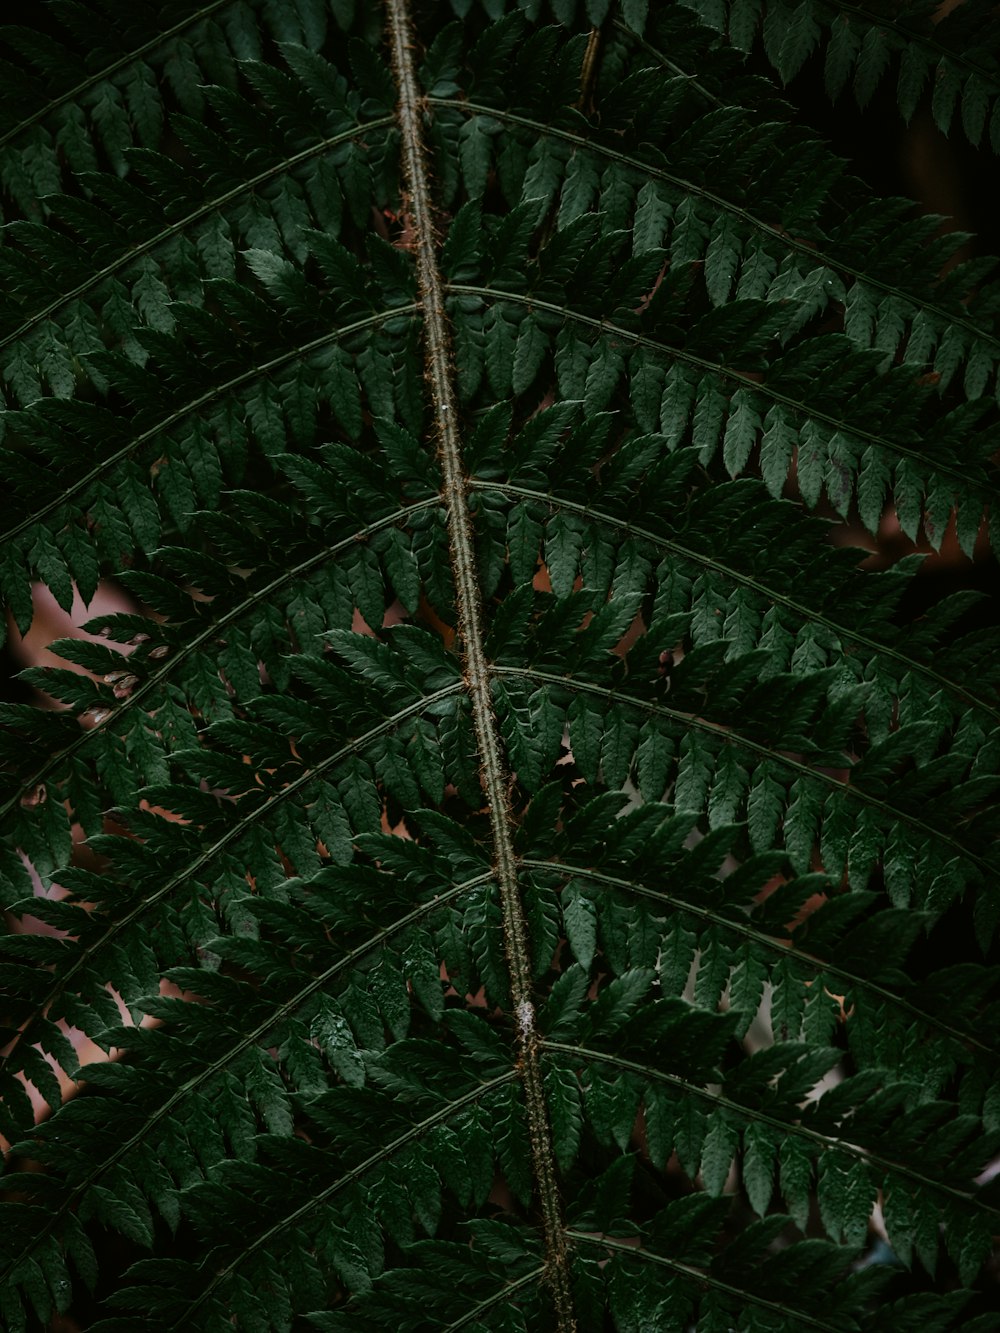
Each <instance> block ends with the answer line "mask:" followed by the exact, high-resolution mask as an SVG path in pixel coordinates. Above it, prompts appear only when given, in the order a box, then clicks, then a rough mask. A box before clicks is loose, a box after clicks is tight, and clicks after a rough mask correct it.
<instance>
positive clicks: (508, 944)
mask: <svg viewBox="0 0 1000 1333" xmlns="http://www.w3.org/2000/svg"><path fill="white" fill-rule="evenodd" d="M386 8H387V13H388V33H389V41H390V46H391V53H392V66H393V71H394V73H395V77H396V86H397V92H398V97H399V101H398V106H397V117H398V121H399V129H400V136H401V141H402V165H403V177H404V180H405V182H406V187H407V192H408V195H409V209H410V213H411V217H412V221H413V230H414V244H415V249H416V259H417V280H418V287H419V291H420V302H421V306H422V311H423V317H424V364H425V372H426V378H427V381H428V384H429V388H430V398H431V404H432V407H433V412H434V426H435V433H436V436H437V447H438V456H439V458H440V460H441V470H442V474H443V478H444V490H443V494H444V499H445V504H446V506H447V511H448V537H449V547H450V555H451V564H452V573H453V576H454V579H455V600H456V606H457V611H458V640H459V644H460V651H461V658H462V666H463V674H464V676H465V680H466V687H467V689H468V693H469V697H470V699H471V702H472V716H473V724H474V728H475V733H476V744H477V748H478V751H479V763H480V780H481V782H482V786H483V792H484V795H485V797H486V802H487V805H488V806H489V816H490V829H491V832H492V837H493V852H494V856H495V858H496V873H497V882H498V884H499V886H500V901H501V912H502V916H503V931H504V947H505V953H506V957H507V966H508V971H509V974H510V988H511V1000H512V1003H513V1006H514V1011H515V1015H516V1019H517V1032H518V1047H519V1051H520V1060H519V1065H520V1071H521V1081H522V1086H523V1088H524V1097H525V1103H526V1108H527V1116H528V1130H529V1135H530V1139H531V1157H532V1170H533V1175H534V1179H535V1186H536V1189H537V1191H538V1198H539V1203H540V1206H541V1213H542V1229H543V1234H544V1244H545V1263H546V1269H547V1279H548V1282H549V1286H550V1289H551V1292H552V1297H553V1303H554V1306H555V1317H556V1327H557V1330H558V1333H573V1331H574V1330H575V1328H576V1319H575V1316H574V1314H573V1295H572V1288H571V1284H570V1273H569V1250H568V1248H567V1246H566V1240H565V1235H564V1231H563V1225H562V1208H561V1203H560V1199H559V1188H558V1185H557V1183H556V1165H555V1151H554V1148H553V1142H552V1131H551V1127H550V1125H549V1120H548V1111H547V1108H546V1102H545V1092H544V1088H543V1084H542V1072H541V1062H540V1059H539V1052H538V1037H537V1032H536V1028H535V1007H534V1002H533V999H532V990H531V974H532V969H531V951H530V948H529V944H528V928H527V922H526V920H525V911H524V905H523V903H522V901H521V894H520V888H519V885H518V878H517V860H516V855H515V851H514V832H513V828H514V821H513V814H512V811H511V808H510V798H509V788H510V775H509V772H508V768H507V764H506V762H505V757H504V750H503V741H502V738H501V735H500V724H499V720H498V718H497V715H496V711H495V709H494V707H493V699H492V695H491V693H490V677H489V668H488V666H487V661H486V649H485V640H486V632H485V626H484V624H483V612H482V594H481V592H480V586H479V576H478V572H477V569H476V556H475V535H474V532H473V526H472V515H471V513H470V511H469V505H468V494H467V493H468V476H467V474H466V472H465V468H464V464H463V459H462V439H461V435H460V433H459V402H458V393H457V392H456V387H455V382H454V371H453V357H452V349H451V329H450V326H449V324H448V317H447V315H446V313H445V304H444V292H445V287H444V282H443V279H442V277H441V272H440V269H439V267H438V261H437V254H436V250H435V243H434V210H433V203H432V199H431V190H430V178H429V171H428V166H427V154H426V147H425V144H424V133H423V124H422V120H423V97H422V94H421V90H420V86H419V83H418V81H417V72H416V68H415V64H414V58H413V50H414V41H413V34H412V30H411V23H410V14H409V10H408V7H407V0H387V6H386Z"/></svg>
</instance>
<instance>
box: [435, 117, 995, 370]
mask: <svg viewBox="0 0 1000 1333" xmlns="http://www.w3.org/2000/svg"><path fill="white" fill-rule="evenodd" d="M707 95H708V94H707ZM427 101H428V103H429V104H430V105H431V106H439V107H441V108H443V109H448V110H462V111H468V112H469V113H470V114H471V115H480V116H490V117H492V118H493V119H494V120H499V121H503V122H504V123H505V124H510V125H518V126H520V127H521V128H522V129H525V130H528V131H530V132H531V134H532V135H533V136H537V137H545V138H549V139H559V140H561V141H562V142H563V143H568V144H572V146H573V147H574V148H579V149H583V150H585V151H586V152H589V153H594V154H595V155H596V156H598V157H603V158H606V159H607V160H608V161H610V162H618V163H619V164H620V165H621V166H623V167H628V168H630V169H632V170H634V171H638V172H641V173H642V174H643V175H644V176H648V177H649V178H650V179H651V180H661V181H664V182H665V183H666V184H668V185H672V186H674V188H675V189H678V190H681V191H683V192H684V193H685V194H687V195H689V196H691V197H692V198H696V199H704V200H705V202H706V203H709V204H711V205H712V207H713V208H714V209H717V210H718V211H719V212H720V213H727V214H729V215H730V216H731V217H734V218H738V219H739V220H740V221H741V222H742V223H743V224H744V225H745V226H746V227H747V228H748V229H749V230H751V231H756V232H758V233H759V234H760V235H761V236H767V237H768V238H769V239H770V240H773V241H776V242H777V243H778V244H779V245H780V246H781V248H782V250H783V251H789V250H791V251H793V252H794V253H795V254H800V255H804V256H805V257H806V258H807V259H809V260H810V262H811V263H812V264H814V265H821V266H823V267H826V268H831V269H836V270H838V271H839V272H841V273H846V274H847V275H848V276H849V277H851V278H854V279H855V280H857V281H859V282H863V283H865V284H866V285H867V286H869V287H871V288H872V289H873V290H874V291H878V292H883V293H885V295H886V296H893V297H897V298H898V299H899V300H901V301H905V302H906V303H907V305H910V306H914V307H916V308H917V309H919V310H926V311H927V312H928V314H931V315H936V316H937V317H938V318H940V319H942V320H944V321H946V322H947V323H948V324H953V325H955V327H956V328H961V329H964V330H965V331H966V332H967V333H971V334H972V335H973V336H974V337H975V338H976V339H977V340H978V341H979V342H983V343H989V344H991V345H992V346H993V347H994V348H995V349H996V352H997V355H1000V337H998V336H997V335H996V334H993V333H990V332H988V331H987V330H986V329H984V328H982V326H981V325H979V324H976V323H975V321H974V320H971V319H969V318H967V317H966V316H963V315H956V314H952V313H951V312H949V311H948V310H946V309H945V308H944V307H943V306H939V305H937V304H935V302H934V301H931V300H928V299H927V298H925V297H921V296H916V295H914V294H913V293H912V292H908V291H905V290H904V289H903V288H902V287H897V286H895V285H893V284H892V283H891V282H887V281H886V280H885V278H879V277H876V276H874V275H873V274H870V273H868V272H867V271H866V270H865V269H863V268H859V267H857V266H856V265H853V264H849V263H847V262H846V261H845V260H843V259H835V258H834V257H833V256H832V255H828V254H826V253H825V252H824V250H823V246H822V244H815V245H814V244H812V243H807V242H805V241H798V240H796V239H795V237H794V236H789V235H788V234H787V233H786V232H783V231H781V230H780V229H779V228H778V227H772V226H771V225H770V223H768V222H765V221H764V220H763V219H762V218H759V217H757V216H756V215H755V214H753V213H752V212H750V210H749V209H747V208H741V207H740V206H739V205H738V204H734V203H732V201H731V200H729V199H726V197H725V196H724V195H720V194H716V193H715V192H714V191H712V190H709V189H706V188H705V186H703V185H696V184H695V183H694V181H689V180H687V179H686V178H685V177H683V176H677V175H674V173H673V172H670V171H667V170H665V169H664V168H663V167H656V166H653V165H652V164H650V163H648V162H643V160H642V159H641V158H638V157H632V156H630V155H629V154H628V153H622V152H619V151H618V150H617V149H615V148H612V147H610V146H609V145H607V144H603V143H601V142H600V141H595V140H593V139H587V138H584V136H583V135H581V134H574V133H573V132H572V131H571V130H564V129H562V128H561V127H560V126H557V125H546V124H544V123H542V122H541V121H535V120H531V119H529V118H528V117H527V116H520V115H517V114H515V113H514V112H513V111H507V110H505V109H504V108H502V107H490V106H485V105H480V104H479V103H477V102H467V101H463V100H461V99H459V98H456V97H429V98H428V99H427ZM538 304H543V303H541V302H539V303H538Z"/></svg>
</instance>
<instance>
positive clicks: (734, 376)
mask: <svg viewBox="0 0 1000 1333" xmlns="http://www.w3.org/2000/svg"><path fill="white" fill-rule="evenodd" d="M448 291H449V292H454V294H455V295H456V296H478V297H481V298H482V299H483V300H489V301H507V302H509V303H510V304H512V305H521V306H527V307H530V308H534V309H535V310H544V311H546V312H548V313H549V314H552V315H557V316H558V317H559V318H560V319H563V320H571V321H572V322H573V323H574V324H581V325H583V326H584V327H586V328H591V329H595V330H596V331H597V332H599V333H602V334H604V335H605V336H609V337H612V338H622V339H624V340H625V341H626V342H629V343H633V344H634V345H635V346H636V347H648V348H649V349H650V350H651V351H654V352H660V353H662V354H663V355H664V356H665V357H671V358H673V359H674V360H675V361H683V362H685V363H686V364H687V365H690V366H697V367H698V369H699V370H706V371H709V372H711V373H712V374H713V375H718V376H720V378H722V379H728V380H733V381H735V382H736V383H737V384H745V385H746V386H747V387H748V388H750V389H752V390H753V391H754V393H758V394H760V395H761V396H762V397H764V398H769V399H770V400H771V401H772V402H774V403H780V404H781V406H782V407H787V408H789V409H791V411H793V412H798V413H799V414H800V415H801V416H803V417H808V418H810V419H811V420H813V421H818V422H822V424H823V425H825V426H829V427H830V428H831V429H832V430H835V431H843V432H844V433H845V434H846V435H848V436H854V437H855V438H857V439H859V440H864V441H865V442H866V443H867V444H873V445H875V447H876V448H877V449H883V450H885V452H886V453H890V454H898V455H899V457H900V458H912V459H913V460H914V462H917V463H921V464H923V465H924V466H925V467H928V468H932V469H933V470H934V471H935V472H937V473H939V474H940V475H941V476H943V477H950V478H951V479H952V481H954V482H955V483H956V485H957V487H958V488H959V490H960V492H963V493H964V492H979V494H980V496H981V498H982V499H983V501H984V502H985V501H986V500H987V499H989V498H991V497H992V496H993V495H994V493H995V491H996V489H997V488H996V486H995V485H987V484H985V483H982V482H977V481H976V480H974V479H973V478H971V477H969V476H968V475H967V474H966V473H963V472H961V471H960V470H959V469H958V468H956V467H952V466H951V465H950V464H948V463H942V462H940V461H938V460H937V459H935V458H933V457H930V456H929V455H927V454H924V453H921V452H920V450H919V449H911V448H910V447H909V446H908V445H905V444H899V443H898V442H897V441H896V440H890V439H887V438H886V437H885V436H884V435H876V434H875V433H874V432H872V431H868V430H865V429H864V428H863V427H862V426H855V425H853V424H852V423H851V422H849V421H845V420H843V419H842V418H840V417H835V416H832V415H831V414H830V413H829V412H823V411H820V410H819V409H818V408H814V407H811V406H810V404H809V403H806V402H803V401H802V400H801V399H799V398H793V397H792V396H791V395H790V394H786V393H781V392H779V391H778V390H777V389H772V388H770V387H769V386H768V384H767V383H766V382H759V381H758V380H756V379H754V377H753V376H752V375H746V374H744V373H743V372H742V371H739V370H733V369H732V368H731V367H729V366H724V365H722V364H721V363H720V362H718V361H709V360H708V359H707V358H705V357H703V356H695V355H694V354H693V353H692V352H686V351H684V349H683V348H680V347H672V346H671V345H670V344H669V343H661V342H657V341H656V340H655V339H653V338H647V337H645V335H643V334H641V333H633V332H632V331H631V330H630V329H624V328H622V327H621V325H620V324H612V323H610V322H609V321H608V320H606V319H596V318H595V317H594V316H593V315H585V314H583V313H582V311H578V310H571V309H570V308H569V307H568V306H563V305H557V304H556V303H555V302H553V301H543V300H541V299H540V298H539V297H537V296H529V295H523V294H522V293H520V292H506V291H499V290H498V289H496V288H494V287H478V286H472V285H470V284H468V283H461V282H450V283H449V284H448Z"/></svg>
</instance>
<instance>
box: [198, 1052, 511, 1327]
mask: <svg viewBox="0 0 1000 1333" xmlns="http://www.w3.org/2000/svg"><path fill="white" fill-rule="evenodd" d="M516 1078H517V1071H516V1070H514V1069H512V1070H510V1071H509V1072H508V1073H506V1074H499V1075H497V1076H496V1077H495V1078H491V1079H488V1080H487V1081H486V1082H484V1083H480V1085H479V1087H478V1088H474V1089H473V1090H472V1091H471V1092H467V1093H466V1094H465V1095H464V1096H462V1097H458V1098H456V1100H455V1101H453V1102H449V1103H448V1104H447V1106H443V1107H442V1108H441V1109H440V1110H438V1111H435V1112H434V1114H433V1115H429V1116H427V1118H426V1119H424V1120H421V1121H420V1123H419V1124H417V1125H414V1126H413V1128H412V1129H408V1130H407V1131H406V1133H405V1134H400V1135H399V1137H398V1138H395V1139H393V1140H392V1142H391V1143H387V1144H386V1145H385V1146H384V1147H382V1148H379V1150H378V1151H377V1152H374V1153H372V1154H371V1156H369V1157H366V1158H365V1160H364V1161H363V1162H361V1163H359V1164H358V1165H357V1166H356V1167H353V1168H352V1169H351V1170H350V1171H348V1172H347V1173H346V1175H343V1176H341V1177H340V1179H339V1180H335V1181H334V1182H333V1184H332V1185H327V1187H326V1188H325V1189H322V1190H320V1191H318V1193H317V1194H316V1195H315V1196H314V1197H313V1198H311V1199H310V1200H309V1201H308V1202H307V1203H304V1204H301V1205H300V1206H299V1207H298V1208H296V1209H294V1210H293V1211H292V1212H291V1213H289V1214H288V1216H287V1217H283V1218H282V1219H281V1221H280V1222H275V1223H274V1225H273V1226H271V1227H268V1229H267V1231H265V1232H264V1233H263V1234H262V1235H260V1236H258V1237H257V1239H256V1240H255V1241H252V1242H251V1243H250V1244H249V1245H246V1246H244V1248H243V1251H242V1253H241V1254H239V1255H238V1256H237V1257H236V1258H235V1259H232V1260H230V1262H229V1263H228V1264H226V1266H225V1268H222V1269H220V1270H219V1272H217V1273H216V1274H215V1275H214V1276H213V1278H212V1280H211V1281H210V1282H209V1283H208V1284H207V1285H206V1287H205V1289H204V1291H203V1292H202V1293H201V1294H200V1295H199V1296H198V1298H197V1299H196V1300H194V1301H192V1302H191V1304H190V1305H189V1306H188V1307H187V1309H186V1310H185V1311H184V1314H183V1316H182V1317H181V1320H180V1321H179V1322H178V1323H176V1324H174V1326H173V1327H174V1328H175V1329H176V1330H177V1333H188V1330H189V1329H191V1328H194V1327H196V1325H194V1324H192V1323H191V1318H192V1316H193V1315H194V1313H195V1311H196V1310H200V1309H201V1307H202V1306H203V1305H204V1304H205V1302H206V1301H207V1300H210V1299H211V1297H212V1293H213V1292H214V1291H215V1290H216V1288H218V1287H219V1286H220V1285H221V1284H222V1283H223V1282H225V1281H226V1279H227V1278H229V1277H231V1276H232V1274H233V1273H235V1272H236V1271H237V1269H239V1268H240V1267H242V1265H243V1264H245V1263H246V1261H247V1260H248V1259H250V1258H252V1257H253V1256H254V1255H255V1254H256V1253H257V1252H258V1251H259V1250H262V1249H263V1250H266V1248H267V1246H268V1244H269V1243H270V1241H272V1240H273V1239H274V1237H275V1236H278V1235H280V1234H281V1233H282V1232H283V1231H285V1230H287V1229H288V1227H292V1226H295V1224H296V1223H297V1222H300V1221H301V1220H302V1219H303V1218H304V1217H307V1216H308V1215H309V1213H311V1212H312V1210H313V1209H314V1208H318V1207H320V1206H321V1205H322V1204H324V1203H328V1202H329V1201H330V1200H331V1199H333V1198H336V1196H337V1195H338V1194H339V1193H340V1192H341V1190H345V1189H347V1187H348V1185H353V1184H354V1182H355V1181H356V1180H361V1179H362V1178H363V1177H364V1176H366V1175H367V1174H368V1172H369V1171H371V1170H373V1169H374V1168H375V1167H377V1166H381V1165H382V1163H383V1162H388V1161H389V1160H390V1159H391V1158H392V1157H394V1156H395V1155H396V1153H398V1152H399V1151H400V1149H402V1148H405V1147H406V1146H407V1145H408V1144H410V1143H414V1142H416V1140H417V1139H419V1138H421V1137H422V1135H424V1134H426V1133H427V1131H428V1130H429V1129H433V1128H434V1126H435V1125H441V1124H444V1123H445V1122H446V1121H447V1120H450V1119H451V1118H452V1116H454V1115H455V1114H456V1113H457V1112H458V1111H461V1110H464V1108H465V1107H466V1106H471V1105H472V1104H473V1103H474V1102H477V1101H479V1099H480V1098H481V1097H483V1096H484V1095H485V1094H486V1093H488V1092H493V1091H494V1090H495V1089H496V1088H502V1087H503V1086H504V1084H505V1083H513V1082H514V1080H515V1079H516Z"/></svg>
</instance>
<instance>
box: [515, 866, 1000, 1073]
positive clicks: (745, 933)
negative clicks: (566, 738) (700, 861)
mask: <svg viewBox="0 0 1000 1333" xmlns="http://www.w3.org/2000/svg"><path fill="white" fill-rule="evenodd" d="M521 864H522V865H523V866H524V867H525V868H526V869H531V870H541V871H542V872H543V873H545V874H553V875H560V876H564V877H566V878H571V879H587V880H591V881H592V882H593V883H595V884H605V885H607V886H608V888H611V889H616V890H618V891H620V892H621V893H625V894H634V895H635V896H636V897H639V898H645V899H647V900H648V901H649V902H658V903H662V904H663V906H664V907H670V908H672V909H673V910H674V911H678V912H685V913H686V914H687V915H689V916H693V917H697V918H698V919H699V920H701V921H707V922H709V923H711V924H712V925H714V926H718V927H720V928H721V929H722V930H727V931H732V932H733V934H734V935H739V936H740V937H742V938H743V939H747V940H752V941H753V942H754V943H755V944H759V945H761V946H762V947H763V948H765V949H770V950H771V951H772V952H774V953H775V954H776V955H778V957H781V958H795V959H796V960H798V961H799V962H801V963H805V964H806V966H807V967H811V968H814V969H815V970H816V971H817V972H822V973H824V974H825V975H827V976H831V977H839V978H840V979H841V980H842V981H846V982H848V983H849V984H850V985H852V986H860V987H862V988H863V989H864V990H867V991H870V992H871V994H872V995H877V996H879V997H880V998H881V999H883V1000H886V1001H887V1002H888V1003H889V1004H893V1005H895V1006H896V1007H897V1008H899V1009H902V1010H905V1011H906V1012H907V1013H909V1014H912V1015H913V1017H914V1018H915V1019H917V1020H919V1022H921V1023H926V1024H927V1026H928V1027H931V1028H934V1029H936V1030H937V1031H938V1032H941V1033H943V1034H944V1035H945V1036H947V1037H950V1038H951V1039H952V1040H953V1041H956V1042H959V1043H960V1044H961V1045H962V1046H965V1047H972V1048H973V1049H974V1050H976V1051H977V1052H979V1054H980V1055H983V1056H986V1057H987V1058H988V1059H990V1060H992V1061H995V1060H996V1059H997V1058H998V1053H997V1052H996V1051H994V1050H993V1049H992V1048H991V1047H989V1046H987V1045H986V1043H985V1042H982V1041H980V1040H979V1038H978V1037H976V1036H974V1035H973V1033H971V1032H963V1031H961V1029H959V1028H956V1027H952V1025H951V1024H950V1023H947V1022H945V1020H944V1019H942V1018H940V1017H939V1016H938V1015H937V1014H931V1013H928V1012H927V1011H926V1010H925V1009H920V1008H919V1007H918V1006H917V1005H915V1004H912V1003H911V1002H910V1001H909V1000H907V999H905V998H904V997H903V996H902V995H897V994H896V993H895V991H891V990H889V989H888V988H887V987H885V986H880V985H879V984H878V982H877V981H872V980H871V979H870V978H869V977H862V976H859V975H858V974H857V973H856V972H850V971H848V969H847V968H844V967H839V966H838V965H837V964H836V963H831V962H827V961H826V960H824V959H822V958H818V957H817V956H816V955H815V954H812V953H809V952H808V951H807V950H806V949H803V948H800V947H799V946H798V945H797V944H795V943H794V942H792V941H786V940H781V939H777V938H775V936H773V935H768V934H766V933H765V932H764V931H762V930H757V929H756V927H754V926H752V925H750V924H749V923H748V922H746V921H741V920H739V919H738V918H734V917H730V916H725V915H723V913H721V912H713V911H712V909H711V908H709V907H699V906H698V905H697V904H695V903H691V902H688V901H687V900H686V899H684V898H678V897H677V896H676V895H675V894H672V893H664V892H663V890H662V889H651V888H649V887H647V886H646V885H645V884H639V883H636V882H635V881H634V880H627V879H620V878H618V877H617V876H615V875H609V874H607V873H606V872H605V871H601V870H594V869H592V868H590V867H587V866H575V865H573V864H572V863H571V862H569V861H540V860H536V859H534V858H530V857H525V858H523V859H522V861H521Z"/></svg>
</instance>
